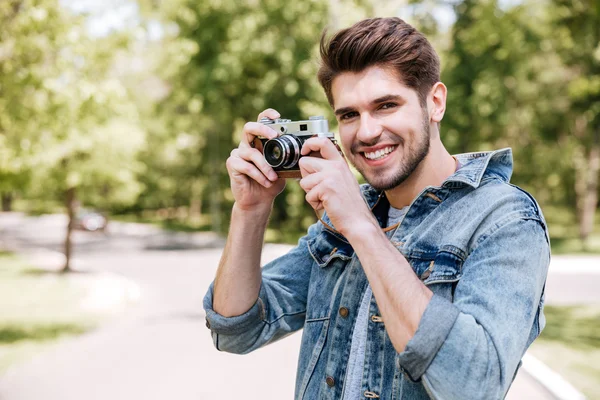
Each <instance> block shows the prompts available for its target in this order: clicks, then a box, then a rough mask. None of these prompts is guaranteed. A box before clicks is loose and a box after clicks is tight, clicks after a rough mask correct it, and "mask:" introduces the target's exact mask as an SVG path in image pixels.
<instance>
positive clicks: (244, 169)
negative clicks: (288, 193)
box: [225, 157, 272, 188]
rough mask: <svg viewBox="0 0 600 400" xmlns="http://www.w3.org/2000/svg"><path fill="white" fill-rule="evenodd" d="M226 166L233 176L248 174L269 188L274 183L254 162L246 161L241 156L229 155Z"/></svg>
mask: <svg viewBox="0 0 600 400" xmlns="http://www.w3.org/2000/svg"><path fill="white" fill-rule="evenodd" d="M225 166H226V167H227V170H228V171H229V172H230V174H231V175H232V177H235V176H238V175H246V176H248V177H249V178H250V179H252V180H255V181H256V182H258V183H259V184H261V185H263V186H264V187H266V188H269V187H271V185H272V183H271V181H270V180H269V179H267V178H266V177H265V176H264V175H263V173H262V172H260V170H259V169H258V168H256V166H255V165H254V164H252V163H250V162H248V161H244V160H243V159H241V158H238V157H229V158H228V159H227V162H226V163H225Z"/></svg>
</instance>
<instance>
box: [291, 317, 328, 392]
mask: <svg viewBox="0 0 600 400" xmlns="http://www.w3.org/2000/svg"><path fill="white" fill-rule="evenodd" d="M328 327H329V318H320V319H307V320H306V323H305V324H304V332H303V333H302V347H301V348H300V358H299V360H298V372H300V371H302V372H303V375H302V376H297V377H296V396H295V398H296V399H303V398H304V395H305V392H306V388H307V387H308V384H309V383H310V380H311V378H312V376H313V375H314V372H315V368H316V366H317V363H318V362H319V358H320V357H321V353H322V352H323V347H324V346H325V342H326V341H327V329H328Z"/></svg>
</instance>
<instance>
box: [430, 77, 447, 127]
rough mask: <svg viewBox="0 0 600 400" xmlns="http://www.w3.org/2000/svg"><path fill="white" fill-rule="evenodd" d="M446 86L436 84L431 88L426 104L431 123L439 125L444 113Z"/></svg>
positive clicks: (440, 83) (439, 83)
mask: <svg viewBox="0 0 600 400" xmlns="http://www.w3.org/2000/svg"><path fill="white" fill-rule="evenodd" d="M446 94H447V89H446V85H444V84H443V83H442V82H437V83H436V84H435V85H433V87H432V88H431V91H430V92H429V96H428V98H427V103H428V106H429V118H430V119H431V122H436V123H440V122H441V121H442V118H444V113H445V112H446Z"/></svg>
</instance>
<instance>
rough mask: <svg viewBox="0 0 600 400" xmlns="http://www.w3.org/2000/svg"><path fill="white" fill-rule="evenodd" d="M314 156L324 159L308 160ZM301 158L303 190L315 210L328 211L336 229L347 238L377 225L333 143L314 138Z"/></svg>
mask: <svg viewBox="0 0 600 400" xmlns="http://www.w3.org/2000/svg"><path fill="white" fill-rule="evenodd" d="M312 152H317V153H320V155H321V158H318V157H311V156H308V155H309V154H311V153H312ZM301 154H302V155H303V156H304V157H302V158H300V161H299V163H298V165H299V166H300V172H301V173H302V179H301V180H300V186H301V187H302V189H304V191H305V192H306V201H308V203H309V204H310V205H311V207H312V208H314V209H315V210H316V211H319V210H323V209H324V210H325V211H327V215H328V216H329V219H330V220H331V222H332V223H333V225H334V227H335V229H336V230H337V231H339V232H340V233H341V234H342V235H344V236H346V233H347V232H350V231H351V230H352V229H360V227H361V226H364V225H365V223H368V224H373V223H374V224H375V225H377V222H376V221H375V220H374V217H373V215H372V214H371V211H370V210H369V208H368V206H367V204H366V203H365V201H364V199H363V198H362V196H361V194H360V187H359V186H358V182H357V181H356V178H355V177H354V175H353V174H352V171H351V170H350V168H349V167H348V164H347V163H346V160H345V159H344V157H343V156H342V155H341V154H340V153H339V151H338V149H337V148H336V147H335V145H334V144H333V143H332V142H331V140H329V139H327V138H319V137H314V138H310V139H308V140H307V141H306V142H305V143H304V145H303V146H302V150H301Z"/></svg>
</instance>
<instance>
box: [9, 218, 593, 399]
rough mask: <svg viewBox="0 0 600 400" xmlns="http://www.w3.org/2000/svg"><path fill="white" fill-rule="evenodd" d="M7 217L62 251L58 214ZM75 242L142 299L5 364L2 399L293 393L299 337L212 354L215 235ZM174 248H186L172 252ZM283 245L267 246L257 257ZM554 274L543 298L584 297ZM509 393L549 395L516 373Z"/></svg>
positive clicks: (21, 237)
mask: <svg viewBox="0 0 600 400" xmlns="http://www.w3.org/2000/svg"><path fill="white" fill-rule="evenodd" d="M13 217H14V218H13V219H12V220H11V221H8V220H6V219H5V220H4V221H3V220H2V218H0V240H4V241H5V242H10V243H11V244H12V245H15V246H19V247H21V248H23V249H26V250H27V251H31V248H32V246H43V247H46V248H48V249H57V248H60V239H61V234H60V233H59V234H56V230H57V225H58V226H60V224H61V223H62V222H64V220H61V219H60V217H56V216H51V217H45V218H41V219H39V218H38V219H23V218H22V217H21V216H13ZM61 221H62V222H61ZM75 241H76V243H77V246H78V248H77V252H76V255H77V260H76V264H75V266H76V267H78V268H82V269H86V270H94V271H111V272H114V273H116V274H120V275H122V276H125V277H127V278H129V279H131V280H133V281H134V282H136V283H137V284H138V285H139V286H140V290H141V298H140V301H139V303H138V304H137V305H136V306H135V307H133V308H132V309H131V310H129V312H128V313H127V314H126V315H125V316H124V317H123V318H121V319H120V320H118V321H116V322H113V323H110V325H108V326H106V327H103V328H102V329H100V330H98V331H96V332H93V333H91V334H89V335H84V336H81V337H79V338H77V339H75V340H73V341H71V342H68V343H66V344H64V345H62V346H60V347H57V348H55V349H54V350H51V351H49V352H46V353H44V354H42V355H40V356H38V357H37V358H35V359H34V360H33V361H31V362H29V363H25V364H22V365H18V366H15V367H14V368H13V369H11V370H9V371H8V372H7V373H6V374H5V375H4V376H3V377H1V378H0V399H1V400H20V399H23V400H30V399H40V398H44V399H50V400H53V399H57V400H58V399H60V400H68V399H77V400H79V399H90V400H94V399H132V398H133V399H137V398H144V399H148V400H152V399H165V398H174V399H182V400H184V399H196V400H197V399H208V398H221V399H241V398H243V399H288V398H292V397H293V391H294V380H295V370H296V362H297V357H298V351H299V345H300V334H294V335H292V336H291V337H289V338H286V340H283V341H281V342H278V343H275V344H273V345H271V346H267V347H266V348H264V349H261V350H259V351H256V352H254V353H252V354H249V355H245V356H234V355H230V354H225V353H219V352H218V351H216V350H215V349H214V347H213V345H212V342H211V339H210V335H209V331H208V330H207V329H206V328H205V326H204V313H203V311H202V305H201V304H202V297H203V295H204V292H205V290H206V287H207V286H208V284H209V282H210V281H211V280H212V278H213V277H214V273H215V268H216V265H217V262H218V259H219V257H220V254H221V249H220V248H210V247H211V246H215V245H218V244H219V241H218V240H217V239H215V238H214V237H210V236H201V235H197V236H194V237H185V236H179V237H173V236H169V235H168V234H165V233H164V232H157V231H156V230H153V229H152V228H148V227H145V226H136V225H127V224H115V225H114V226H113V233H112V234H111V235H110V236H108V237H102V236H97V235H91V234H87V233H83V232H77V234H76V237H75ZM161 243H163V244H164V243H167V244H168V246H163V247H161V246H159V245H160V244H161ZM202 247H205V248H204V249H202ZM160 248H162V249H163V250H158V249H160ZM177 248H179V249H183V248H188V249H190V250H173V249H177ZM166 249H170V250H166ZM287 249H288V247H287V246H278V245H267V246H266V247H265V251H264V254H263V260H265V261H266V260H268V259H271V258H273V257H275V256H277V255H279V254H282V253H283V252H285V251H287ZM564 268H567V269H568V266H567V267H564ZM583 270H584V272H585V271H586V270H585V268H584V269H583ZM561 274H562V276H561V277H559V278H557V279H556V280H555V279H554V275H553V274H551V277H550V278H549V282H548V299H549V301H550V299H552V300H553V301H556V302H571V301H578V298H579V297H577V296H588V295H589V296H592V294H591V293H587V292H586V291H581V290H579V288H578V287H577V282H578V280H577V279H576V278H574V279H573V283H572V284H573V288H574V289H575V290H574V293H569V294H561V293H559V292H560V290H558V291H555V290H554V289H551V288H552V287H553V286H554V285H555V283H553V282H556V285H557V287H558V282H561V281H564V279H565V278H564V276H567V277H568V278H569V279H571V278H573V277H574V275H572V274H569V273H561ZM589 275H590V276H591V277H592V278H591V279H596V278H600V276H599V275H597V274H593V273H591V274H589ZM586 276H587V275H586ZM586 279H587V278H586ZM569 287H570V286H569ZM595 287H598V286H597V285H596V286H595ZM555 292H556V293H555ZM596 299H597V297H596ZM508 398H509V399H552V397H551V396H549V395H548V394H547V393H546V392H544V390H543V389H542V388H541V387H540V386H539V385H538V384H537V383H536V382H535V381H533V380H532V379H528V378H527V376H526V375H524V374H523V373H520V374H519V376H518V378H517V381H516V382H515V384H514V386H513V388H512V389H511V393H510V394H509V397H508Z"/></svg>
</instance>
